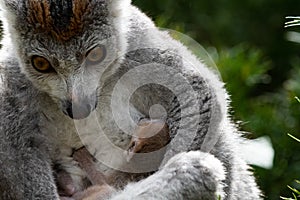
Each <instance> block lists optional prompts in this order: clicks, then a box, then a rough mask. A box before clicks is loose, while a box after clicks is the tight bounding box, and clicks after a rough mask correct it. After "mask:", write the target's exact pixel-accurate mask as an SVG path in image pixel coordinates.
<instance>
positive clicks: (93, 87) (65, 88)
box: [0, 0, 260, 200]
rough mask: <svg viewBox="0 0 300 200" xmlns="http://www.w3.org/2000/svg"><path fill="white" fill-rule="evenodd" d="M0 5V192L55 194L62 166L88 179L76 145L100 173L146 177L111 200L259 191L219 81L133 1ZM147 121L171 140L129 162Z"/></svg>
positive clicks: (79, 185) (78, 179)
mask: <svg viewBox="0 0 300 200" xmlns="http://www.w3.org/2000/svg"><path fill="white" fill-rule="evenodd" d="M0 3H1V20H2V22H3V33H4V35H3V40H2V49H1V57H0V93H1V95H0V105H1V106H0V134H1V135H0V166H1V167H0V199H5V200H10V199H11V200H12V199H14V200H15V199H17V200H19V199H50V200H52V199H53V200H58V199H59V193H58V190H57V185H56V180H55V174H54V173H55V172H57V171H59V170H61V171H65V172H66V174H68V175H70V176H71V181H72V183H73V184H74V187H75V188H73V189H74V190H75V191H83V190H84V189H85V188H87V187H89V186H91V185H92V183H91V181H89V180H88V177H87V173H86V172H84V170H83V169H81V168H80V166H78V163H77V162H76V161H75V160H74V159H73V157H72V155H73V152H74V150H77V149H80V148H82V147H83V146H85V147H86V148H87V149H88V151H89V152H90V153H91V155H93V156H94V157H95V161H96V163H95V167H96V168H97V171H100V172H101V173H103V175H104V176H105V177H110V176H111V175H113V174H115V173H116V171H122V172H127V173H129V174H132V173H140V174H147V173H148V175H147V176H144V177H142V178H141V180H139V181H138V180H134V182H132V183H128V184H126V186H125V187H124V189H121V190H117V191H116V192H115V193H114V194H113V195H112V196H110V197H108V198H110V199H112V200H118V199H161V200H162V199H171V200H172V199H174V200H175V199H206V200H207V199H209V200H210V199H218V198H219V197H221V199H224V200H226V199H233V200H234V199H260V191H259V189H258V188H257V185H256V183H255V180H254V177H253V175H252V173H251V172H249V171H248V166H247V164H246V163H245V162H244V161H243V160H242V159H241V158H240V156H239V153H238V152H239V149H238V147H239V143H240V140H241V137H240V134H239V132H238V130H237V128H236V126H235V125H234V123H233V122H231V120H230V117H229V115H228V108H227V107H228V95H227V93H226V91H225V89H224V88H223V83H222V82H221V81H220V80H219V78H218V76H217V75H215V74H214V72H212V71H211V70H210V69H209V68H207V67H206V66H205V65H204V64H203V63H202V62H201V61H200V60H199V59H198V58H197V57H195V56H194V55H193V54H192V53H191V52H190V51H189V50H188V49H187V48H186V47H185V46H184V45H183V44H181V43H180V42H177V41H175V40H174V39H172V37H171V36H170V35H169V34H168V33H167V32H164V31H161V30H159V29H158V28H157V27H156V26H155V25H154V23H153V22H152V21H151V20H150V19H149V18H148V17H147V16H146V15H145V14H143V13H142V12H141V11H140V10H139V9H137V8H136V7H135V6H133V5H131V2H130V0H0ZM143 118H149V119H157V120H163V121H164V122H165V123H166V124H167V126H168V128H169V133H170V134H169V138H170V142H169V143H168V144H167V145H166V146H165V147H163V148H161V149H159V150H157V151H154V152H148V153H139V154H136V155H135V156H133V157H132V158H131V159H130V156H129V157H128V154H124V150H126V148H127V147H128V145H129V144H130V142H131V138H132V136H131V134H132V133H133V132H134V131H133V130H134V128H135V127H137V124H138V122H139V121H140V120H141V119H143ZM128 158H129V159H130V162H127V160H128ZM73 189H72V188H69V190H70V191H69V192H71V193H72V192H73V191H72V190H73ZM92 189H95V188H92ZM98 189H99V188H98ZM95 190H97V188H96V189H95ZM91 198H93V197H91Z"/></svg>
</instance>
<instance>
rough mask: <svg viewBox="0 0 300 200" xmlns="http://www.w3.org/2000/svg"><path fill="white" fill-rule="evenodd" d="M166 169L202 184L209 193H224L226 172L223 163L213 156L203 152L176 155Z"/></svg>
mask: <svg viewBox="0 0 300 200" xmlns="http://www.w3.org/2000/svg"><path fill="white" fill-rule="evenodd" d="M163 168H164V169H167V170H171V171H175V173H176V174H177V175H178V176H191V178H192V179H195V180H197V179H198V181H199V182H201V183H202V184H203V185H204V186H205V188H206V189H207V190H209V191H215V192H216V193H217V194H219V195H221V196H222V195H223V193H222V188H223V185H222V181H223V180H225V170H224V167H223V165H222V163H221V162H220V161H219V160H218V159H217V158H216V157H215V156H213V155H212V154H209V153H204V152H201V151H190V152H184V153H180V154H177V155H175V156H174V157H172V158H171V159H170V160H169V161H168V162H167V164H166V165H165V166H164V167H163Z"/></svg>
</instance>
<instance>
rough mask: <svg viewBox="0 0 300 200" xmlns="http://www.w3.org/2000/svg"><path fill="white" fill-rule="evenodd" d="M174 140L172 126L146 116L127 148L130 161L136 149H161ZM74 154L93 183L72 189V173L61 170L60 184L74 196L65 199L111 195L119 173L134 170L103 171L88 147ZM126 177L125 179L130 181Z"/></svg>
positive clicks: (90, 199) (85, 199)
mask: <svg viewBox="0 0 300 200" xmlns="http://www.w3.org/2000/svg"><path fill="white" fill-rule="evenodd" d="M169 141H170V136H169V128H168V126H167V125H166V123H165V122H164V121H162V120H148V119H143V120H141V121H140V122H139V123H138V126H137V128H136V130H135V132H134V133H133V135H132V139H131V141H130V143H129V146H128V149H127V156H128V159H127V161H130V160H131V158H132V157H133V156H134V154H136V153H149V152H152V151H156V150H159V149H160V148H162V147H164V146H165V145H166V144H168V142H169ZM73 158H74V160H75V161H77V162H78V165H79V166H80V168H81V169H83V170H84V171H85V172H86V174H87V178H88V179H89V180H90V182H91V184H92V186H91V187H89V188H87V189H86V190H84V191H81V192H75V191H74V190H72V187H71V183H72V181H71V180H70V176H68V174H66V173H63V172H61V173H60V174H58V178H57V180H58V185H60V188H62V189H63V190H65V192H64V194H66V196H72V197H71V198H70V197H62V198H61V199H62V200H63V199H65V200H67V199H75V200H101V199H107V198H108V197H109V196H110V195H112V193H114V192H115V189H114V187H112V186H111V185H113V186H115V184H117V183H116V182H117V181H116V179H117V177H118V178H119V177H122V178H121V179H130V177H131V176H130V174H129V173H128V174H122V172H116V173H115V174H112V175H110V176H109V177H105V176H104V175H103V174H102V173H101V172H100V171H97V169H96V166H95V163H94V158H93V157H92V155H90V153H89V152H88V150H87V149H86V148H81V149H79V150H76V151H75V152H74V154H73ZM126 181H130V180H124V181H123V182H124V183H126Z"/></svg>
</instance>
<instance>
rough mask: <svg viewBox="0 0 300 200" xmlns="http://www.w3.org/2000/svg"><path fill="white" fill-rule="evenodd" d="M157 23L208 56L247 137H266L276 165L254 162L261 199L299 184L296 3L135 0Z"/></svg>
mask: <svg viewBox="0 0 300 200" xmlns="http://www.w3.org/2000/svg"><path fill="white" fill-rule="evenodd" d="M133 2H134V4H136V5H137V6H138V7H139V8H141V9H142V10H143V11H144V12H145V13H146V14H147V15H148V16H150V17H151V18H152V19H153V20H154V21H155V22H156V24H157V25H158V26H159V27H163V28H169V29H174V30H177V31H179V32H182V33H184V34H187V35H189V36H191V37H192V38H194V39H195V40H196V41H197V42H199V43H200V44H201V45H202V46H203V47H204V48H205V49H206V50H207V51H208V52H209V53H211V55H212V57H213V59H214V61H215V63H216V64H217V66H218V69H219V71H220V73H221V75H222V78H223V80H224V81H225V83H226V88H227V90H228V91H229V94H230V95H231V99H232V103H231V106H232V107H233V109H232V110H234V111H232V115H233V118H234V119H235V120H236V121H241V122H240V127H241V130H243V131H247V132H251V133H252V134H251V135H250V136H249V137H251V138H257V137H260V136H265V135H268V136H269V137H270V138H271V141H272V144H273V147H274V149H275V159H274V167H273V168H272V169H268V170H267V169H263V168H259V167H255V175H256V177H257V179H258V183H259V186H260V187H261V189H262V190H263V192H264V194H265V196H266V199H279V198H280V196H285V197H292V192H291V190H289V189H288V188H287V185H290V186H292V187H296V188H299V187H300V186H299V185H297V184H296V183H295V181H294V180H295V179H300V143H297V142H296V141H295V140H293V139H292V138H290V137H289V136H288V135H287V134H288V133H290V134H292V135H294V136H296V137H300V123H299V122H300V121H299V120H300V103H299V102H297V100H296V99H295V96H299V97H300V40H299V44H298V43H297V42H291V41H289V40H288V39H287V38H288V34H289V33H290V32H291V31H294V32H296V33H297V32H299V33H300V27H292V28H284V22H285V21H286V19H285V17H286V16H297V15H298V16H300V1H299V0H243V1H241V0H214V1H211V0H202V1H200V0H134V1H133Z"/></svg>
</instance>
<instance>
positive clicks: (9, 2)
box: [0, 0, 21, 11]
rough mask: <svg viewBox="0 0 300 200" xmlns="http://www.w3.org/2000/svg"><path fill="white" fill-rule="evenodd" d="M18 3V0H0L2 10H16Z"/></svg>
mask: <svg viewBox="0 0 300 200" xmlns="http://www.w3.org/2000/svg"><path fill="white" fill-rule="evenodd" d="M20 3H21V2H18V0H0V6H1V9H3V10H10V11H17V10H18V4H20Z"/></svg>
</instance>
